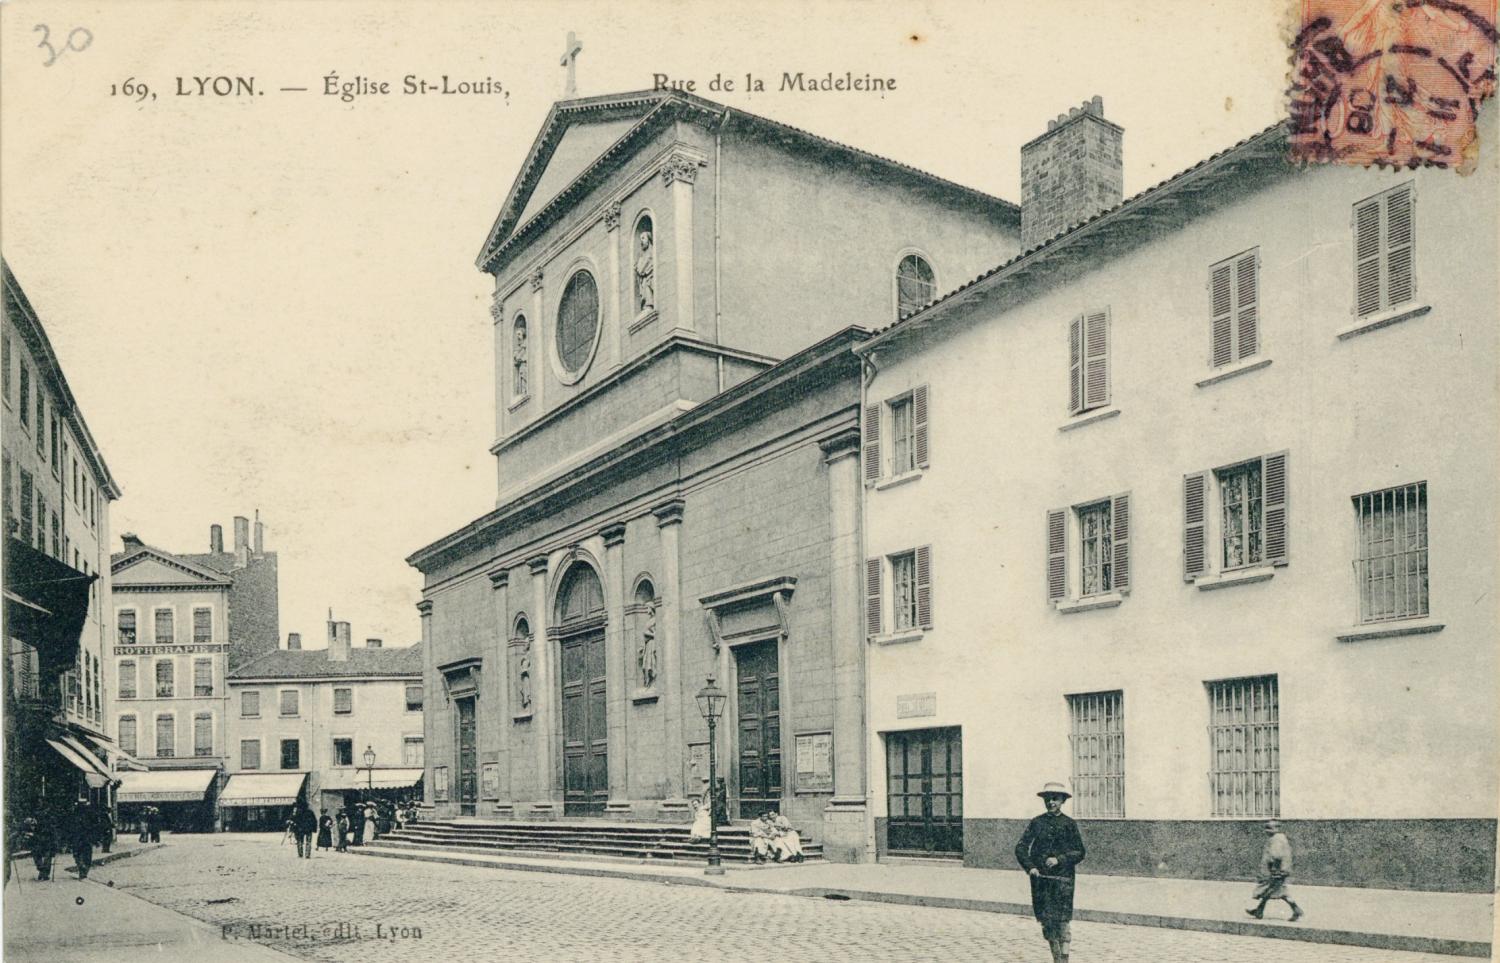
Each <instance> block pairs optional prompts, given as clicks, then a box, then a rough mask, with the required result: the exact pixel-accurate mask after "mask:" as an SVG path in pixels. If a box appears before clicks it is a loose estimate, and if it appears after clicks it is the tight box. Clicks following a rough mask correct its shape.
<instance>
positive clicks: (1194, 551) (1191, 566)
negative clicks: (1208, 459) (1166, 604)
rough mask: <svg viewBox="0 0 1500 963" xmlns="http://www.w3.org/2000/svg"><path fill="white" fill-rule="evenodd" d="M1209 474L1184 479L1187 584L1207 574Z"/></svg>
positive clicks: (1184, 575)
mask: <svg viewBox="0 0 1500 963" xmlns="http://www.w3.org/2000/svg"><path fill="white" fill-rule="evenodd" d="M1207 496H1208V472H1206V471H1203V472H1198V473H1197V474H1196V475H1184V476H1183V478H1182V577H1183V579H1184V580H1185V581H1188V582H1191V581H1192V580H1193V579H1195V578H1197V577H1198V576H1200V575H1202V574H1203V573H1204V572H1206V571H1208V545H1207V543H1206V541H1205V539H1206V537H1207V533H1206V531H1205V529H1206V525H1207V521H1208V518H1207V514H1208V506H1207V504H1206V499H1207Z"/></svg>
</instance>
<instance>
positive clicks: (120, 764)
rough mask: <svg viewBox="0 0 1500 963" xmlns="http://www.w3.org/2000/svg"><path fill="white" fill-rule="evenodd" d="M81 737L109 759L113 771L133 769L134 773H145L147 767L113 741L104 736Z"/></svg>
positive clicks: (87, 735)
mask: <svg viewBox="0 0 1500 963" xmlns="http://www.w3.org/2000/svg"><path fill="white" fill-rule="evenodd" d="M83 737H84V738H85V739H87V740H88V741H89V742H92V743H93V744H94V745H96V746H98V747H99V749H100V750H101V751H103V753H104V755H105V756H106V757H107V758H108V759H109V764H110V765H111V766H113V767H114V768H115V769H119V770H121V771H123V770H126V769H133V770H135V771H136V772H145V771H146V769H147V766H146V764H145V763H144V762H141V761H140V760H139V759H137V758H136V757H135V756H132V755H131V754H130V753H128V752H126V751H125V750H124V749H121V748H120V747H119V745H118V744H116V743H115V742H114V741H113V740H111V739H109V738H107V737H105V736H96V735H93V734H92V733H87V732H85V733H84V734H83Z"/></svg>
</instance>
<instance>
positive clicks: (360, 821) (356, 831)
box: [349, 806, 365, 846]
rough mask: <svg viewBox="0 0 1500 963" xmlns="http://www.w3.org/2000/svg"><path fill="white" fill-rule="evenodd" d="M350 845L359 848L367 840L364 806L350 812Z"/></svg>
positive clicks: (351, 809)
mask: <svg viewBox="0 0 1500 963" xmlns="http://www.w3.org/2000/svg"><path fill="white" fill-rule="evenodd" d="M349 834H350V835H349V845H351V846H358V845H360V844H361V843H362V842H364V838H365V810H364V807H363V806H353V807H351V808H350V810H349Z"/></svg>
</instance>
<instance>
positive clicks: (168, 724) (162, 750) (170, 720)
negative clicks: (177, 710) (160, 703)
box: [156, 715, 177, 759]
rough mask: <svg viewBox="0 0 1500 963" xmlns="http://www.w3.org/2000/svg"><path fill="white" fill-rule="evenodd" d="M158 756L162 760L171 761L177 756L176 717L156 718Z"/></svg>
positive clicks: (164, 716)
mask: <svg viewBox="0 0 1500 963" xmlns="http://www.w3.org/2000/svg"><path fill="white" fill-rule="evenodd" d="M156 754H157V756H159V757H160V758H162V759H170V758H171V757H173V756H175V755H177V717H176V716H173V715H160V716H157V717H156Z"/></svg>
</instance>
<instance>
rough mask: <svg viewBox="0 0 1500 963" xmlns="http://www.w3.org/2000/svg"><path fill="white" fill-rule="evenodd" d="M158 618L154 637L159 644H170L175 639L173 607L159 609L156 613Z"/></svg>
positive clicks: (155, 615) (155, 616)
mask: <svg viewBox="0 0 1500 963" xmlns="http://www.w3.org/2000/svg"><path fill="white" fill-rule="evenodd" d="M154 618H155V619H156V634H155V636H154V638H155V639H156V643H157V644H158V645H169V644H171V642H172V641H173V635H174V632H173V622H172V610H171V609H157V610H156V612H155V613H154Z"/></svg>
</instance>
